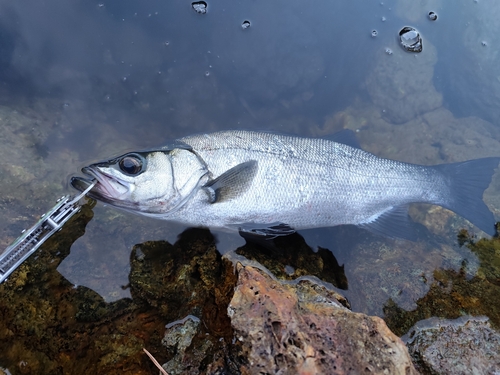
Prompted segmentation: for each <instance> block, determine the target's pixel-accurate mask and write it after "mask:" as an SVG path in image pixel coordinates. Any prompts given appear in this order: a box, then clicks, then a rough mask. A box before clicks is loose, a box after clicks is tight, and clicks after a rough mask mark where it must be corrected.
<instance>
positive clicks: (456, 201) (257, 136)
mask: <svg viewBox="0 0 500 375" xmlns="http://www.w3.org/2000/svg"><path fill="white" fill-rule="evenodd" d="M352 136H353V137H354V135H353V133H352ZM340 138H342V139H343V140H345V139H347V138H349V136H348V135H347V133H345V132H342V133H341V136H339V140H340ZM347 143H352V142H351V141H349V142H347ZM499 162H500V158H499V157H490V158H484V159H477V160H470V161H466V162H461V163H453V164H442V165H435V166H423V165H416V164H409V163H403V162H399V161H394V160H389V159H382V158H379V157H377V156H375V155H373V154H370V153H368V152H365V151H363V150H361V149H360V148H357V147H352V146H349V145H347V144H345V143H341V142H340V141H334V140H329V139H312V138H300V137H292V136H285V135H277V134H271V133H264V132H252V131H240V130H235V131H221V132H217V133H212V134H202V135H194V136H189V137H185V138H181V139H179V140H177V141H175V142H174V143H173V144H171V145H169V146H165V147H162V148H159V149H154V150H149V151H139V152H130V153H127V154H124V155H122V156H119V157H116V158H113V159H111V160H108V161H105V162H100V163H96V164H92V165H90V166H88V167H84V168H83V169H82V172H83V173H84V174H86V175H88V176H89V177H90V178H92V179H95V180H96V181H97V183H96V185H95V186H94V187H93V188H92V190H91V191H90V193H89V195H90V196H91V197H93V198H95V199H97V200H100V201H103V202H105V203H108V204H110V205H112V206H116V207H119V208H122V209H125V210H127V211H132V212H135V213H139V214H142V215H147V216H152V217H156V218H160V219H164V220H171V221H176V222H180V223H184V224H186V225H188V226H194V227H208V228H213V229H222V230H226V231H227V230H230V231H240V232H243V233H248V234H255V235H262V236H279V235H286V234H290V233H293V232H294V231H295V230H299V229H308V228H318V227H331V226H337V225H343V224H354V225H358V226H361V227H364V228H366V229H368V230H371V231H373V232H377V233H381V234H383V235H386V236H390V237H398V238H408V239H413V235H412V230H411V222H410V220H409V218H408V214H407V208H408V205H409V204H410V203H417V202H419V203H431V204H435V205H439V206H442V207H445V208H447V209H449V210H451V211H454V212H455V213H457V214H459V215H461V216H463V217H464V218H466V219H467V220H469V221H470V222H472V223H473V224H475V225H476V226H477V227H479V228H480V229H482V230H483V231H485V232H486V233H488V234H493V233H494V217H493V214H492V213H491V212H490V210H489V209H488V208H487V206H486V205H485V204H484V202H483V200H482V195H483V192H484V190H485V189H486V188H487V187H488V185H489V183H490V181H491V178H492V174H493V171H494V169H495V168H496V167H497V166H498V164H499ZM71 183H72V185H73V186H74V187H75V188H77V189H79V190H83V189H85V188H86V187H87V186H88V185H89V180H88V179H85V178H81V177H74V178H73V179H72V181H71Z"/></svg>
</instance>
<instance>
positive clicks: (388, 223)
mask: <svg viewBox="0 0 500 375" xmlns="http://www.w3.org/2000/svg"><path fill="white" fill-rule="evenodd" d="M358 226H359V227H361V228H364V229H366V230H368V231H370V232H372V233H375V234H379V235H382V236H386V237H391V238H400V239H405V240H410V241H416V240H417V234H416V232H415V228H414V226H415V223H413V221H412V220H411V218H410V216H409V215H408V206H406V205H404V206H398V207H393V208H391V209H390V210H387V211H385V212H384V213H382V214H381V215H380V216H379V217H377V218H375V219H374V220H372V221H370V222H367V223H363V224H359V225H358Z"/></svg>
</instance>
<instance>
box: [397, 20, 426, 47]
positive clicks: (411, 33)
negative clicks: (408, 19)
mask: <svg viewBox="0 0 500 375" xmlns="http://www.w3.org/2000/svg"><path fill="white" fill-rule="evenodd" d="M399 41H400V42H401V47H403V49H404V50H405V51H408V52H417V53H418V52H422V38H421V37H420V34H419V33H418V31H417V30H416V29H415V28H413V27H410V26H405V27H403V28H402V29H401V31H400V32H399Z"/></svg>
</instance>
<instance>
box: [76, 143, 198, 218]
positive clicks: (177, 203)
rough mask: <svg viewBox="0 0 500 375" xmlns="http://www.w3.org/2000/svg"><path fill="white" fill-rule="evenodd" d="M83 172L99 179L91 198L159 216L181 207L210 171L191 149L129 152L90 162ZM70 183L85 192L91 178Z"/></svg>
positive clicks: (96, 179)
mask: <svg viewBox="0 0 500 375" xmlns="http://www.w3.org/2000/svg"><path fill="white" fill-rule="evenodd" d="M82 172H83V173H84V174H85V175H87V176H89V177H90V179H91V180H94V179H95V181H96V184H95V186H94V187H93V188H92V189H91V190H90V192H89V193H88V195H89V196H90V197H92V198H95V199H97V200H100V201H102V202H105V203H107V204H110V205H112V206H115V207H118V208H122V209H125V210H128V211H133V212H137V213H142V214H145V215H152V216H154V215H159V214H167V213H169V212H173V211H175V210H177V209H178V208H180V207H181V206H182V205H183V204H184V203H185V202H186V201H187V200H188V199H189V198H190V197H191V196H192V195H193V194H194V193H195V192H196V191H197V190H198V188H199V187H200V185H201V184H202V178H203V176H204V175H206V174H207V173H208V170H207V168H206V166H205V164H204V163H203V161H202V160H200V159H199V157H198V156H197V155H196V154H195V153H193V152H192V150H189V149H181V148H174V149H167V150H161V149H160V150H155V151H146V152H130V153H127V154H124V155H121V156H119V157H117V158H113V159H110V160H108V161H104V162H99V163H95V164H91V165H89V166H86V167H84V168H82ZM71 184H72V185H73V187H75V188H76V189H78V190H81V191H83V190H84V189H85V188H86V187H87V186H89V184H90V180H89V179H85V178H81V177H73V178H72V180H71Z"/></svg>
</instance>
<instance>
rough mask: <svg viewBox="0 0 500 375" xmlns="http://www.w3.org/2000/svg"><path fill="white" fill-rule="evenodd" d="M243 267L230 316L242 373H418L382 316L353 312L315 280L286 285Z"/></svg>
mask: <svg viewBox="0 0 500 375" xmlns="http://www.w3.org/2000/svg"><path fill="white" fill-rule="evenodd" d="M238 268H239V269H238V274H239V277H238V286H237V288H236V290H235V293H234V296H233V299H232V300H231V303H230V305H229V307H228V314H229V316H230V318H231V324H232V326H233V328H234V330H235V338H236V339H237V340H238V341H239V342H240V344H241V349H240V358H242V361H243V363H242V367H241V372H242V373H249V374H260V373H266V374H345V373H367V372H371V373H388V374H416V373H417V372H416V371H415V369H414V367H413V365H412V363H411V360H410V357H409V355H408V352H407V350H406V347H405V346H404V344H403V342H402V341H401V340H400V339H399V338H398V337H397V336H395V335H394V334H393V333H392V332H391V331H390V330H389V329H388V328H387V326H386V325H385V323H384V322H383V320H382V319H380V318H377V317H369V316H367V315H364V314H359V313H353V312H351V311H350V310H348V309H347V308H345V307H344V306H343V305H342V303H341V302H339V301H342V298H341V297H340V296H339V295H338V294H336V293H335V292H332V291H328V290H327V289H326V288H323V287H321V286H318V285H315V284H313V283H311V282H310V281H305V280H304V281H300V282H299V283H297V284H295V285H292V284H284V283H280V282H279V281H276V280H273V279H272V278H271V277H270V276H268V275H266V274H265V273H263V272H262V271H259V270H258V269H256V268H253V267H250V266H246V267H243V266H241V265H240V266H239V267H238Z"/></svg>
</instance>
